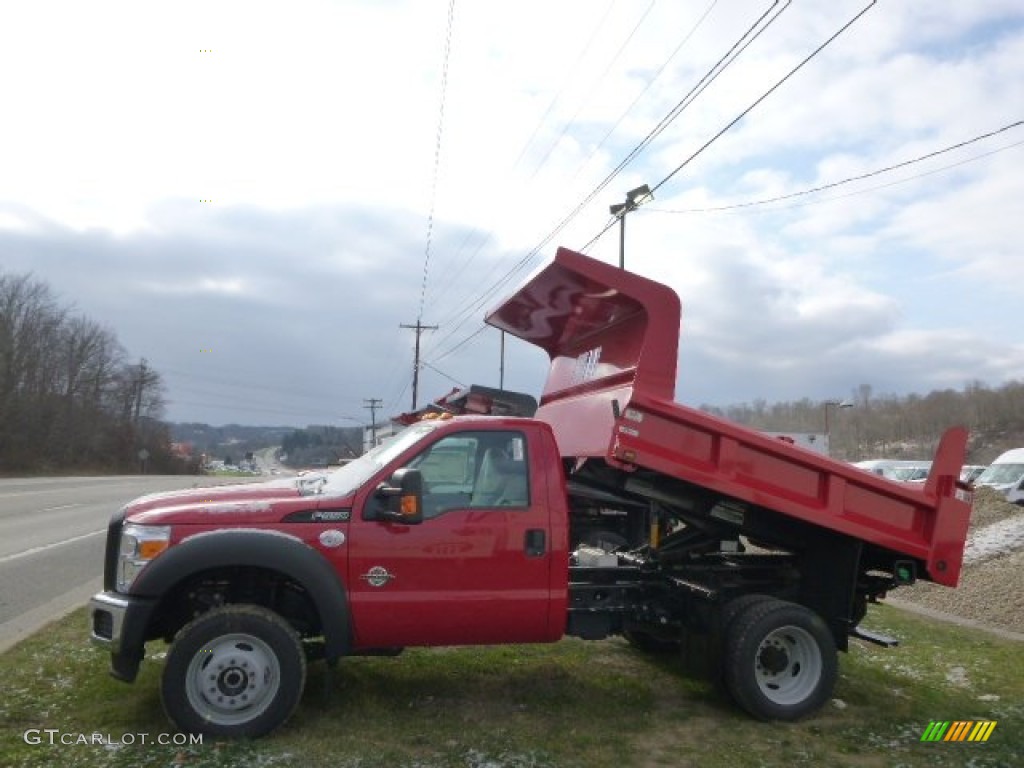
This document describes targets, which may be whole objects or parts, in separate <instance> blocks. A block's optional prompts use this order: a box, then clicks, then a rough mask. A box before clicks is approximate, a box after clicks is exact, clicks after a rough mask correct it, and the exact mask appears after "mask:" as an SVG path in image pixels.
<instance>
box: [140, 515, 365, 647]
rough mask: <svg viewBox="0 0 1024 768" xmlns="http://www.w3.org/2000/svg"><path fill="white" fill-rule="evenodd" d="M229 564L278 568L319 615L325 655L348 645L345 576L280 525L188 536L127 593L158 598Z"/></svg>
mask: <svg viewBox="0 0 1024 768" xmlns="http://www.w3.org/2000/svg"><path fill="white" fill-rule="evenodd" d="M232 566H252V567H255V568H262V569H265V570H273V571H277V572H279V573H281V574H284V575H285V576H287V577H288V578H290V579H292V580H293V581H295V582H297V583H298V584H300V585H302V587H303V588H304V589H305V590H306V593H307V594H308V595H309V597H310V599H311V600H312V601H313V604H314V605H315V606H316V610H317V613H318V614H319V615H320V624H321V627H322V628H323V634H324V645H325V647H324V651H325V654H326V658H327V660H328V661H335V660H337V659H339V658H340V657H342V656H344V655H346V654H347V653H348V652H349V651H350V650H351V647H352V641H351V623H350V620H349V606H348V591H347V590H346V588H345V584H344V582H343V581H342V579H341V577H340V576H339V574H338V572H337V571H336V570H335V568H334V566H332V565H331V563H330V562H329V561H328V560H327V559H326V558H325V557H324V556H323V555H322V554H320V553H319V552H318V551H317V550H315V549H313V547H311V546H309V545H308V544H306V543H305V542H304V541H302V540H301V539H299V538H297V537H296V536H292V535H290V534H287V533H282V532H281V531H274V530H261V529H256V528H235V529H227V530H218V531H205V532H203V533H197V534H195V535H194V536H189V537H187V538H185V539H183V540H182V541H181V542H179V543H178V544H176V545H174V546H172V547H171V548H169V549H168V550H167V551H165V552H164V553H163V554H161V555H160V556H159V557H157V558H156V559H155V560H153V561H152V562H151V563H149V565H147V566H146V567H145V568H144V569H143V570H142V572H141V573H140V574H139V576H138V578H137V579H136V581H135V583H134V584H133V585H132V588H131V594H132V595H137V596H139V597H157V598H160V597H163V596H164V595H165V594H167V592H168V591H169V590H171V589H172V588H174V587H175V585H177V584H179V583H180V582H181V581H182V580H184V579H186V578H188V577H189V576H192V575H193V574H196V573H199V572H200V571H207V570H211V569H214V568H222V567H232Z"/></svg>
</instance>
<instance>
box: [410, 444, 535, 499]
mask: <svg viewBox="0 0 1024 768" xmlns="http://www.w3.org/2000/svg"><path fill="white" fill-rule="evenodd" d="M408 466H410V467H413V468H416V469H418V470H419V471H420V473H421V474H422V475H423V514H424V517H426V518H431V517H437V516H438V515H440V514H443V513H444V512H447V511H449V510H452V509H480V508H493V507H511V508H516V507H519V508H523V507H528V506H529V504H530V487H529V472H528V466H529V464H528V462H527V455H526V438H525V436H524V435H523V434H522V433H521V432H463V433H461V434H459V435H450V436H448V437H445V438H442V439H441V440H438V441H437V442H436V443H434V444H433V445H431V446H430V447H428V448H427V449H426V450H424V451H423V452H422V453H420V454H419V455H418V456H416V457H415V458H414V459H412V460H411V461H410V462H409V463H408Z"/></svg>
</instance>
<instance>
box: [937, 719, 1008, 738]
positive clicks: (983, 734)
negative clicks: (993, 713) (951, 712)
mask: <svg viewBox="0 0 1024 768" xmlns="http://www.w3.org/2000/svg"><path fill="white" fill-rule="evenodd" d="M997 722H998V721H997V720H978V721H977V722H975V721H974V720H954V721H953V722H950V721H949V720H932V721H931V722H930V723H928V727H927V728H925V729H924V733H923V734H921V741H988V737H989V736H991V735H992V731H994V730H995V729H996V723H997Z"/></svg>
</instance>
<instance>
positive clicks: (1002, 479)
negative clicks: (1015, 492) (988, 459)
mask: <svg viewBox="0 0 1024 768" xmlns="http://www.w3.org/2000/svg"><path fill="white" fill-rule="evenodd" d="M1021 476H1024V464H993V465H992V466H991V467H989V468H988V469H986V470H985V471H984V472H982V473H981V474H980V475H978V479H977V480H975V481H974V483H975V485H982V484H984V485H1010V484H1011V483H1016V482H1017V481H1018V480H1020V479H1021Z"/></svg>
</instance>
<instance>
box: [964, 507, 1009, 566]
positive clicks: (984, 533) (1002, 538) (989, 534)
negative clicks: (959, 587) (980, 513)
mask: <svg viewBox="0 0 1024 768" xmlns="http://www.w3.org/2000/svg"><path fill="white" fill-rule="evenodd" d="M1022 548H1024V515H1014V516H1013V517H1008V518H1006V519H1005V520H1000V521H999V522H997V523H992V525H986V526H985V527H984V528H981V529H979V530H977V531H974V533H972V534H971V535H969V536H968V537H967V547H966V548H965V549H964V564H965V565H968V564H970V563H977V562H981V561H982V560H988V559H989V558H992V557H995V556H996V555H1001V554H1003V553H1004V552H1012V551H1014V550H1016V549H1022Z"/></svg>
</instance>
